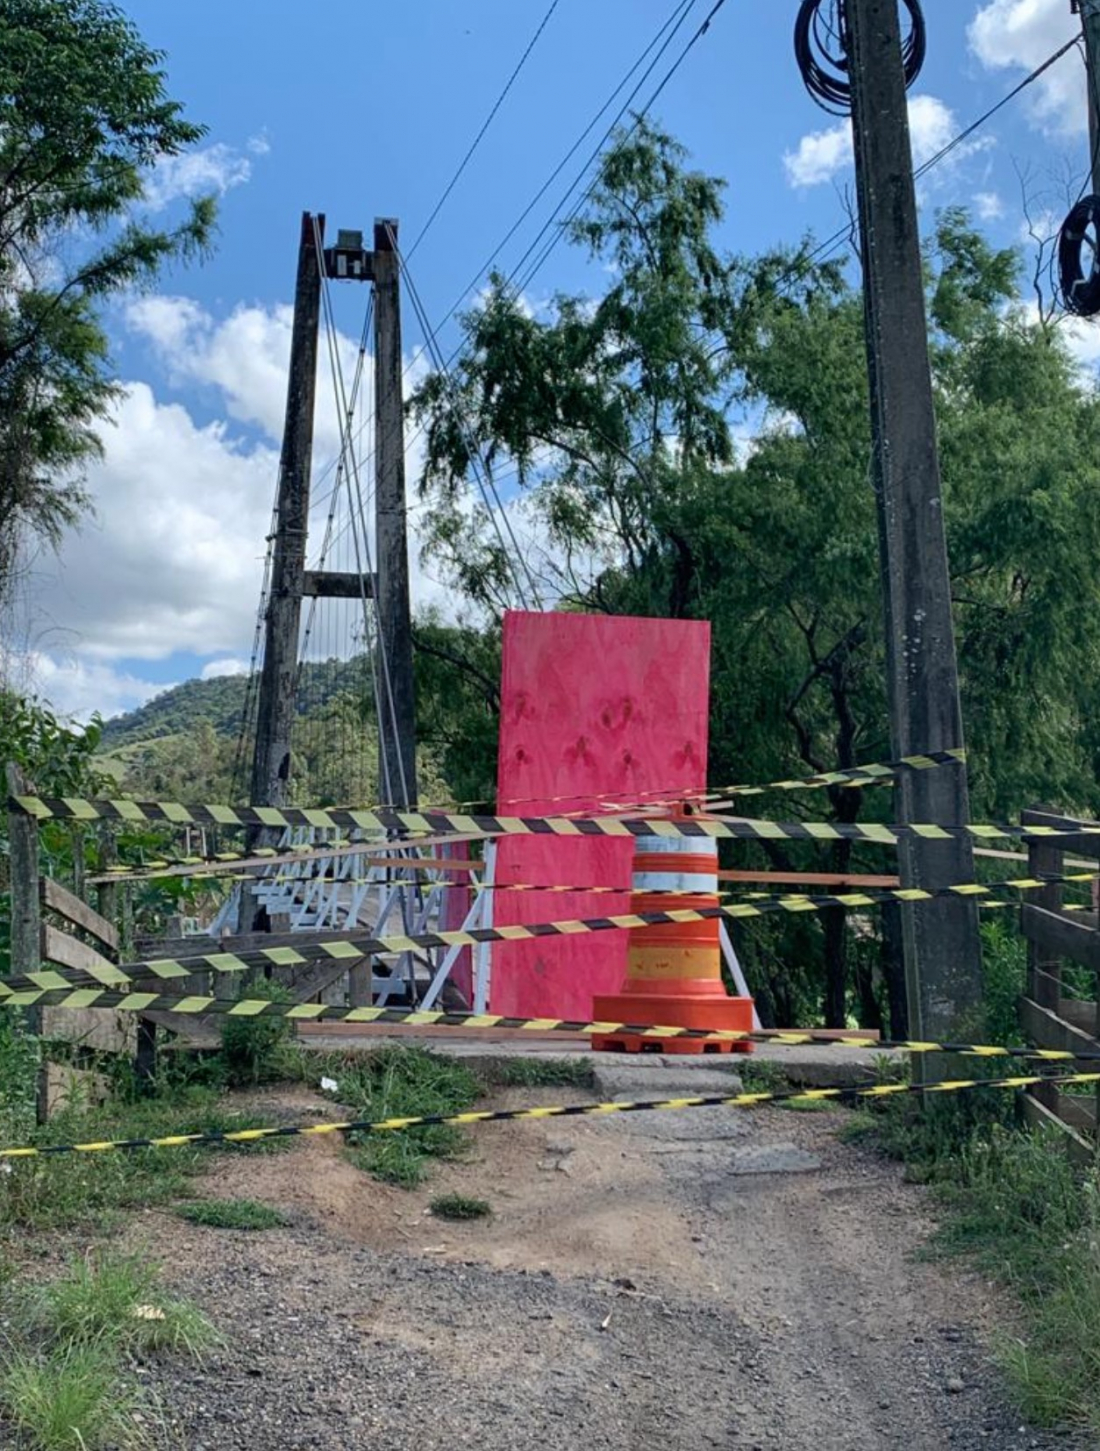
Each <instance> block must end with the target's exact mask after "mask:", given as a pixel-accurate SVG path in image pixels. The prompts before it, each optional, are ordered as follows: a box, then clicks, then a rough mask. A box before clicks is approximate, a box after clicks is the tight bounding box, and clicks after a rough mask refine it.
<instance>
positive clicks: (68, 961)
mask: <svg viewBox="0 0 1100 1451" xmlns="http://www.w3.org/2000/svg"><path fill="white" fill-rule="evenodd" d="M42 958H43V960H44V961H46V962H52V963H54V964H55V966H57V967H71V968H74V969H75V970H76V971H77V972H87V973H90V974H91V975H92V976H93V977H103V976H104V974H105V973H106V974H109V973H111V972H113V971H114V970H115V964H114V963H113V962H111V961H110V959H109V958H106V957H104V956H103V954H102V953H101V952H97V951H96V950H95V948H94V947H90V946H89V945H88V944H87V943H86V942H78V941H77V939H76V938H75V937H70V936H69V934H68V933H67V932H61V931H59V930H58V929H57V928H56V927H53V926H51V925H50V923H48V922H44V923H43V924H42Z"/></svg>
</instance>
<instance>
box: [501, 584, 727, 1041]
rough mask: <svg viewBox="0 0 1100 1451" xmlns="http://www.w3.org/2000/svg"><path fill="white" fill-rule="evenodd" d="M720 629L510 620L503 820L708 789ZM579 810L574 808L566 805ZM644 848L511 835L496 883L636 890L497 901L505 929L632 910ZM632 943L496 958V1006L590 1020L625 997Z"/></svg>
mask: <svg viewBox="0 0 1100 1451" xmlns="http://www.w3.org/2000/svg"><path fill="white" fill-rule="evenodd" d="M709 689H710V626H709V624H706V623H705V622H701V621H696V620H650V619H635V618H632V617H623V616H607V615H574V614H533V613H525V612H518V611H517V612H510V613H509V614H507V615H506V616H505V620H504V657H503V670H502V681H501V726H500V749H499V757H498V775H497V803H498V810H499V811H500V812H501V813H502V814H512V815H519V816H552V815H560V814H562V813H565V812H577V811H595V810H599V809H601V803H604V802H607V801H609V800H610V801H616V800H619V799H621V800H622V801H624V802H626V801H630V800H632V799H635V798H637V799H640V800H643V801H644V800H646V799H647V798H648V797H650V796H651V795H652V794H653V793H657V794H661V793H665V792H667V793H668V794H669V795H670V796H676V795H677V794H678V793H685V794H686V793H688V792H691V791H697V790H699V788H701V787H702V786H703V785H705V783H706V778H707V777H706V766H707V707H708V700H709ZM562 797H565V798H568V799H565V800H562V799H559V798H562ZM632 866H633V843H632V842H630V841H623V840H619V839H616V838H611V837H603V838H596V839H591V838H588V839H582V840H578V839H576V838H572V839H568V838H561V837H541V836H540V837H515V836H513V837H505V838H503V839H502V841H501V842H500V845H499V846H498V849H497V866H496V880H497V881H498V882H500V883H507V882H528V883H536V884H539V885H547V886H549V885H553V884H562V885H584V886H605V887H619V888H622V893H621V895H620V894H619V893H614V894H601V895H598V896H597V895H594V894H592V893H553V894H550V893H541V892H530V893H528V892H497V893H494V902H493V908H494V922H495V923H496V924H497V925H499V926H504V925H511V924H513V923H530V922H552V921H558V920H567V919H571V918H576V917H602V916H607V915H608V914H610V913H617V912H625V911H628V910H629V904H630V896H629V887H630V877H631V869H632ZM626 946H627V940H626V933H625V932H623V933H620V932H604V933H597V934H593V935H591V936H581V937H571V938H562V939H554V940H546V941H538V942H530V943H507V944H504V943H498V944H497V945H495V946H494V948H493V976H492V990H491V1006H492V1009H493V1011H494V1012H497V1013H506V1014H510V1015H513V1014H514V1015H516V1016H521V1017H544V1016H545V1017H568V1018H588V1017H589V1016H590V1013H591V1008H592V997H593V994H594V993H613V992H617V991H618V990H619V988H620V987H621V986H622V982H623V977H624V975H625V971H626Z"/></svg>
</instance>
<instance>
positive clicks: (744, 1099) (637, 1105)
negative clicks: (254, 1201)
mask: <svg viewBox="0 0 1100 1451" xmlns="http://www.w3.org/2000/svg"><path fill="white" fill-rule="evenodd" d="M1040 1083H1050V1084H1055V1085H1057V1086H1063V1085H1067V1086H1068V1085H1070V1084H1086V1083H1100V1073H1073V1074H1066V1075H1064V1076H1058V1077H1051V1076H1049V1075H1046V1074H1027V1075H1021V1076H1020V1077H1013V1078H960V1079H943V1080H941V1081H939V1082H936V1083H876V1084H868V1085H867V1086H866V1087H862V1088H860V1087H851V1086H848V1087H830V1088H802V1089H791V1090H790V1091H787V1090H781V1091H779V1092H774V1093H736V1094H731V1095H724V1094H707V1095H701V1096H699V1097H691V1098H655V1099H645V1100H640V1101H632V1102H628V1103H578V1104H551V1105H548V1106H546V1107H544V1108H505V1109H485V1110H476V1109H474V1110H471V1111H470V1112H468V1113H440V1114H419V1115H417V1116H415V1117H411V1118H389V1119H377V1120H375V1121H373V1122H372V1121H371V1120H369V1119H346V1120H344V1121H342V1122H337V1123H313V1124H285V1125H282V1126H280V1127H278V1128H257V1129H229V1130H224V1129H219V1130H207V1131H206V1132H203V1133H194V1134H165V1135H163V1136H162V1137H160V1138H139V1139H101V1140H93V1141H92V1142H89V1143H84V1144H42V1145H28V1146H26V1147H13V1148H6V1149H0V1160H10V1159H43V1158H53V1157H56V1156H57V1155H60V1154H99V1153H106V1152H108V1151H111V1150H122V1151H127V1150H135V1149H177V1148H188V1147H194V1146H198V1145H206V1144H210V1145H213V1144H256V1143H261V1142H263V1141H264V1140H266V1139H289V1138H306V1137H316V1136H318V1135H321V1134H350V1133H359V1134H381V1133H396V1132H400V1131H402V1130H405V1129H417V1128H429V1127H434V1126H435V1125H437V1124H455V1125H462V1126H467V1125H471V1124H485V1123H515V1122H516V1121H517V1120H520V1119H548V1118H584V1117H589V1116H593V1115H601V1116H607V1115H610V1114H622V1113H650V1112H660V1111H661V1110H677V1109H690V1108H757V1107H759V1106H760V1105H762V1104H768V1103H790V1102H794V1101H798V1102H802V1103H821V1102H827V1101H829V1100H834V1101H843V1100H852V1099H865V1098H866V1099H874V1098H895V1097H902V1096H905V1095H909V1094H918V1093H965V1092H968V1091H970V1090H973V1089H980V1088H995V1089H1017V1088H1032V1087H1034V1086H1035V1085H1036V1084H1040Z"/></svg>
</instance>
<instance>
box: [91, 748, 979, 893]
mask: <svg viewBox="0 0 1100 1451" xmlns="http://www.w3.org/2000/svg"><path fill="white" fill-rule="evenodd" d="M965 760H966V752H965V751H964V750H957V751H931V752H929V753H928V754H927V755H922V756H903V757H902V758H901V759H900V760H897V761H886V762H883V763H881V764H875V765H867V766H855V767H852V768H851V769H849V770H843V771H826V772H822V773H820V774H819V775H816V776H805V777H802V778H800V779H793V780H788V781H770V782H767V783H766V784H765V785H762V786H747V785H733V786H714V787H699V788H696V789H697V790H698V791H705V792H706V795H707V796H708V797H711V798H713V797H718V796H761V795H764V794H765V793H766V792H769V791H799V790H807V791H809V790H818V789H821V788H823V787H828V786H839V785H851V786H872V785H876V784H884V783H886V782H888V781H892V780H893V779H894V777H895V775H896V774H897V773H898V772H899V771H901V770H911V771H926V770H930V769H933V768H934V767H938V766H948V765H960V764H962V763H964V762H965ZM693 794H695V789H692V788H681V789H680V790H679V792H677V793H670V792H669V791H667V790H662V791H660V792H658V791H640V792H638V793H637V794H636V797H635V800H637V801H643V800H646V799H648V798H653V797H658V796H659V797H661V798H662V800H663V801H673V800H677V801H678V800H682V799H684V797H685V796H691V795H693ZM527 799H528V800H531V801H534V800H538V799H544V800H545V799H549V800H550V801H552V802H555V803H556V802H564V801H578V800H582V799H585V800H588V799H591V797H590V796H589V797H585V798H582V797H579V796H551V797H549V798H538V797H529V798H527ZM479 804H480V803H479V802H478V801H476V800H470V801H460V802H458V803H457V808H453V807H443V806H440V807H433V808H428V809H431V810H439V811H451V810H454V809H459V810H461V809H463V808H467V807H471V806H477V805H479ZM513 804H517V803H515V802H513ZM377 809H386V810H389V809H390V808H388V807H386V808H377ZM355 845H358V846H359V849H360V850H362V851H368V850H370V849H371V847H370V844H369V843H354V842H352V841H351V840H350V839H349V838H347V837H341V838H337V839H335V840H333V841H331V842H327V843H325V847H327V848H333V849H335V850H340V849H341V848H347V847H349V846H355ZM324 855H325V849H324V848H317V847H315V846H309V847H300V846H291V847H256V848H254V849H253V850H251V851H249V852H243V851H218V852H211V853H210V854H209V855H208V856H196V855H188V856H164V857H156V858H153V859H152V860H149V861H146V862H142V863H140V864H139V865H129V866H128V865H127V864H126V863H116V864H113V865H111V866H108V867H105V868H104V869H103V875H104V876H110V877H113V878H116V879H117V880H119V881H141V880H144V879H146V878H147V877H151V875H152V874H153V873H154V872H156V871H161V870H165V869H174V868H178V867H185V866H213V865H215V864H222V865H226V866H228V865H230V864H231V863H233V862H235V861H241V860H243V859H245V858H246V857H266V858H274V859H282V858H289V859H294V858H300V859H303V860H309V858H310V857H317V856H324ZM199 875H201V874H200V873H196V876H199ZM578 890H579V889H578Z"/></svg>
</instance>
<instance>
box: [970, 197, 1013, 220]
mask: <svg viewBox="0 0 1100 1451" xmlns="http://www.w3.org/2000/svg"><path fill="white" fill-rule="evenodd" d="M974 208H975V210H976V211H977V213H978V216H979V217H980V219H981V220H982V221H983V222H995V221H997V220H998V219H999V218H1000V217H1003V216H1004V214H1005V204H1004V202H1003V201H1002V200H1001V198H1000V197H999V196H998V195H997V193H996V192H995V191H979V192H975V193H974Z"/></svg>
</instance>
